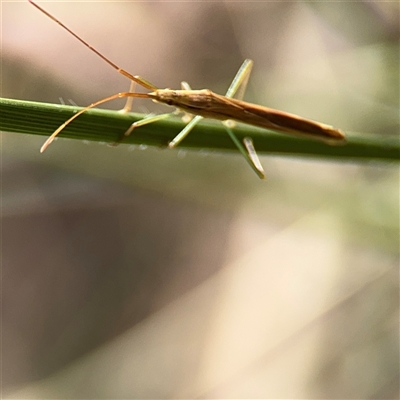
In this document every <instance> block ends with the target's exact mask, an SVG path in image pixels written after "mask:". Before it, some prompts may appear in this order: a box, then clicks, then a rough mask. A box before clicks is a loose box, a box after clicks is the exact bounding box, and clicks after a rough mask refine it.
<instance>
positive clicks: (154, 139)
mask: <svg viewBox="0 0 400 400" xmlns="http://www.w3.org/2000/svg"><path fill="white" fill-rule="evenodd" d="M79 110H81V108H80V107H73V106H66V105H57V104H46V103H36V102H29V101H21V100H11V99H0V130H2V131H7V132H17V133H26V134H31V135H44V136H49V135H51V133H52V132H53V131H54V130H55V129H56V128H57V127H58V126H60V125H61V124H62V123H63V122H65V121H66V120H67V119H68V118H70V117H71V116H72V115H74V113H76V112H77V111H79ZM143 117H144V116H143V115H140V114H133V113H129V114H122V113H119V112H117V111H109V110H103V109H92V110H89V111H88V112H86V113H84V114H83V115H82V116H80V117H79V118H77V119H76V121H73V122H72V123H71V124H70V125H68V126H67V127H66V128H65V129H64V130H63V131H62V132H61V133H60V135H59V136H60V137H66V138H72V139H80V140H93V141H101V142H110V143H113V142H118V141H119V140H121V135H123V133H124V132H125V131H126V130H127V129H128V127H129V126H130V124H131V123H132V122H135V121H137V120H140V119H142V118H143ZM184 126H185V123H184V122H183V121H182V120H181V119H180V118H171V119H167V120H162V121H159V122H155V123H152V124H149V125H145V126H143V127H140V128H137V129H136V130H135V131H134V132H133V133H132V134H131V135H130V136H129V137H126V138H125V137H124V138H123V140H122V143H130V144H145V145H149V146H158V147H165V146H166V145H167V144H168V142H169V141H171V140H172V139H173V138H174V137H175V136H176V135H177V134H178V133H179V131H180V130H181V129H183V127H184ZM234 132H235V135H236V136H237V137H238V139H239V140H242V139H243V138H244V137H246V136H250V137H251V138H252V139H253V142H254V146H255V148H256V150H257V152H258V153H259V154H262V153H268V154H292V155H309V156H317V157H321V158H337V159H368V160H371V159H378V160H383V161H393V160H399V159H400V140H399V137H398V136H393V135H392V136H387V135H383V134H352V133H346V135H347V142H346V143H345V145H340V146H330V145H327V144H325V143H323V142H319V141H316V140H310V139H303V138H299V137H296V136H294V135H285V134H281V133H274V132H271V131H268V130H265V129H259V128H254V127H252V126H249V125H244V124H238V126H237V127H236V128H235V129H234ZM179 147H180V148H193V149H199V150H200V149H211V150H231V151H232V150H233V151H237V148H236V146H235V144H234V143H233V142H232V140H231V139H230V138H229V136H228V135H227V133H226V130H225V128H224V127H223V126H222V124H221V123H220V122H218V121H204V122H203V121H202V122H201V123H199V124H198V125H197V126H196V127H195V129H193V131H192V132H191V133H190V135H189V136H188V137H187V138H185V140H184V141H183V142H182V143H181V144H180V146H179Z"/></svg>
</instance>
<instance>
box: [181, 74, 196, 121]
mask: <svg viewBox="0 0 400 400" xmlns="http://www.w3.org/2000/svg"><path fill="white" fill-rule="evenodd" d="M181 89H182V90H187V91H189V90H192V88H191V87H190V85H189V84H188V83H187V82H185V81H183V82H181ZM193 117H194V115H193V114H190V113H188V112H184V114H183V115H182V121H183V122H186V123H189V122H190V121H191V120H192V119H193Z"/></svg>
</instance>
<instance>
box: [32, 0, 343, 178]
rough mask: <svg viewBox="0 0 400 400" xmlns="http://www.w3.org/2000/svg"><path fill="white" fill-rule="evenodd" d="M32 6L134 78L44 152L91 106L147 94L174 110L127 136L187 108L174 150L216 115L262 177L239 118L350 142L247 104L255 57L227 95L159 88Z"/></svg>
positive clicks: (187, 88)
mask: <svg viewBox="0 0 400 400" xmlns="http://www.w3.org/2000/svg"><path fill="white" fill-rule="evenodd" d="M28 1H29V2H30V3H31V4H32V5H33V6H35V7H36V8H37V9H39V10H40V11H41V12H42V13H44V14H45V15H47V16H48V17H49V18H50V19H52V20H53V21H54V22H56V23H57V24H59V25H60V26H61V27H62V28H64V29H65V30H66V31H67V32H69V33H70V34H71V35H73V36H74V37H75V38H76V39H78V40H79V41H80V42H81V43H83V44H84V45H85V46H86V47H88V48H89V49H90V50H91V51H93V52H94V53H96V54H97V55H98V56H99V57H101V58H102V59H103V60H104V61H105V62H107V63H108V64H109V65H111V67H113V68H114V69H115V70H117V71H118V72H119V73H120V74H122V75H124V76H125V77H127V78H128V79H130V81H131V86H130V89H129V91H128V92H121V93H117V94H114V95H112V96H109V97H106V98H104V99H101V100H98V101H96V102H94V103H92V104H90V105H89V106H87V107H85V108H83V109H82V110H80V111H79V112H78V113H76V114H75V115H74V116H73V117H71V118H70V119H68V120H67V121H66V122H64V123H63V124H62V125H61V126H60V127H59V128H58V129H56V130H55V131H54V132H53V134H52V135H51V136H50V137H49V138H48V139H47V140H46V142H45V143H44V144H43V146H42V148H41V149H40V151H41V152H43V151H44V150H45V149H46V148H47V147H48V146H49V144H50V143H51V142H52V141H53V140H54V138H55V137H56V136H57V135H58V134H59V133H60V132H61V131H62V130H63V129H64V128H65V127H66V126H67V125H69V124H70V123H71V122H72V121H73V120H74V119H75V118H77V117H79V116H80V115H81V114H83V113H84V112H86V111H87V110H89V109H91V108H93V107H96V106H98V105H100V104H103V103H106V102H108V101H111V100H114V99H118V98H127V102H126V105H125V107H124V109H123V110H121V111H123V112H129V111H130V110H131V107H132V101H133V98H134V97H141V98H148V99H151V100H153V101H156V102H159V103H164V104H166V105H168V106H172V107H175V109H176V110H175V111H174V112H170V113H165V114H160V115H151V116H148V117H146V118H144V119H142V120H140V121H137V122H134V123H133V124H132V125H131V126H130V128H129V129H128V130H127V131H126V132H125V133H124V135H125V136H128V135H130V134H131V133H132V132H133V130H134V129H136V128H138V127H140V126H143V125H147V124H150V123H152V122H155V121H160V120H162V119H166V118H169V117H170V116H171V115H176V113H177V111H183V112H185V113H186V116H190V122H188V124H187V125H186V126H185V127H184V128H183V129H182V131H181V132H179V133H178V135H177V136H176V137H175V138H174V139H173V140H172V141H171V142H169V143H168V147H169V148H173V147H175V146H177V145H178V144H179V143H180V142H181V141H182V140H183V139H184V138H185V137H186V136H187V135H188V134H189V133H190V131H191V130H192V129H193V128H194V127H195V126H196V124H197V123H198V122H199V121H200V120H201V119H203V118H213V119H217V120H221V121H222V123H223V125H224V127H225V129H226V131H227V133H228V135H229V136H230V137H231V139H232V140H233V142H234V143H235V145H236V147H237V148H238V149H239V151H240V152H241V153H242V155H243V156H244V158H245V159H246V160H247V162H248V163H249V164H250V166H251V167H252V168H253V170H254V171H255V172H256V173H257V175H258V176H259V177H260V178H262V179H263V178H264V177H265V175H264V170H263V167H262V165H261V163H260V160H259V158H258V156H257V153H256V151H255V149H254V145H253V141H252V139H251V138H249V137H245V138H244V139H243V141H240V140H239V139H238V138H237V137H236V136H235V134H234V132H233V130H232V128H233V127H234V126H235V121H237V122H242V123H245V124H249V125H253V126H257V127H261V128H266V129H270V130H273V131H278V132H282V133H289V134H294V135H300V136H308V137H312V138H315V139H319V140H323V141H326V142H327V143H333V142H343V141H344V140H345V135H344V133H343V132H342V131H341V130H339V129H335V128H333V127H332V126H329V125H325V124H322V123H319V122H315V121H312V120H309V119H305V118H302V117H299V116H297V115H293V114H289V113H286V112H283V111H278V110H274V109H272V108H268V107H264V106H260V105H256V104H251V103H247V102H245V101H243V100H242V98H243V96H244V92H245V90H246V86H247V83H248V80H249V77H250V73H251V69H252V67H253V61H251V60H248V59H247V60H245V61H244V62H243V64H242V66H241V67H240V69H239V71H238V72H237V74H236V76H235V78H234V79H233V81H232V83H231V85H230V86H229V89H228V91H227V92H226V94H225V95H224V96H222V95H219V94H216V93H213V92H212V91H211V90H208V89H202V90H192V89H191V87H190V86H189V84H188V83H187V82H182V83H181V89H180V90H172V89H159V88H158V87H156V86H154V85H153V84H152V83H150V82H149V81H147V80H146V79H144V78H142V77H141V76H138V75H135V76H134V75H132V74H130V73H129V72H127V71H125V70H124V69H122V68H120V67H118V66H117V65H116V64H114V63H113V62H112V61H111V60H109V59H108V58H107V57H105V56H104V55H103V54H101V53H100V52H99V51H98V50H96V49H95V48H94V47H92V46H91V45H89V44H88V43H87V42H86V41H84V40H83V39H82V38H81V37H79V36H78V35H77V34H76V33H75V32H73V31H72V30H70V29H69V28H68V27H67V26H65V25H64V24H63V23H62V22H61V21H59V20H58V19H57V18H55V17H53V16H52V15H51V14H50V13H48V12H47V11H46V10H44V9H43V8H42V7H40V6H39V5H38V4H36V3H35V2H34V1H33V0H28ZM136 84H138V85H140V86H142V87H144V88H145V89H148V90H150V91H151V92H150V93H136V92H135V91H134V89H135V86H136Z"/></svg>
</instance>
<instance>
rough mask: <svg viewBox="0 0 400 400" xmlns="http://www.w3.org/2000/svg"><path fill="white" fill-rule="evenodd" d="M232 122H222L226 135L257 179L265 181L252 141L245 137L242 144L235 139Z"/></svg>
mask: <svg viewBox="0 0 400 400" xmlns="http://www.w3.org/2000/svg"><path fill="white" fill-rule="evenodd" d="M232 122H233V121H229V120H228V121H224V122H223V125H224V127H225V129H226V131H227V132H228V135H229V136H230V138H231V139H232V141H233V143H235V145H236V147H237V148H238V149H239V151H240V152H241V153H242V156H243V157H244V158H245V160H246V161H247V162H248V163H249V165H250V167H251V168H252V169H253V171H254V172H255V173H256V174H257V175H258V177H259V178H261V179H265V174H264V169H263V167H262V165H261V162H260V159H259V158H258V156H257V153H256V151H255V149H254V146H253V141H252V140H251V138H249V137H245V138H244V139H243V143H242V142H241V141H240V140H239V139H238V138H237V137H236V135H235V134H234V133H233V131H232V129H231V128H232V126H233V125H234V124H232Z"/></svg>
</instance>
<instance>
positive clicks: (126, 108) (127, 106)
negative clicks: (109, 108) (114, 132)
mask: <svg viewBox="0 0 400 400" xmlns="http://www.w3.org/2000/svg"><path fill="white" fill-rule="evenodd" d="M135 87H136V82H135V81H131V85H130V86H129V92H130V93H134V92H135ZM132 104H133V97H128V98H127V99H126V103H125V106H124V108H123V109H122V110H119V112H120V113H122V114H126V113H128V112H130V111H131V110H132Z"/></svg>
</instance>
